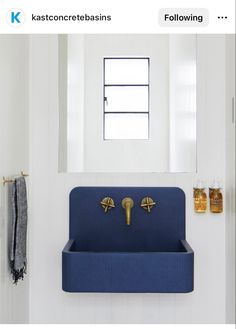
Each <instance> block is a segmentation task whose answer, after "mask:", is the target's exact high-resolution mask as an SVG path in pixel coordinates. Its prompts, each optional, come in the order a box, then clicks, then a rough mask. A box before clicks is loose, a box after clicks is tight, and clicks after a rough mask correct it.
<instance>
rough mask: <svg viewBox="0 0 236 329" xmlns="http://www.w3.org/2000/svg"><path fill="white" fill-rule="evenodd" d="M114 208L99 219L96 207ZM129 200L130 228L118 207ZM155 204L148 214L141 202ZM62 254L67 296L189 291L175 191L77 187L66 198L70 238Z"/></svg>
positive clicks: (181, 201)
mask: <svg viewBox="0 0 236 329" xmlns="http://www.w3.org/2000/svg"><path fill="white" fill-rule="evenodd" d="M106 196H110V197H112V198H113V199H114V201H115V208H114V209H111V210H110V211H109V212H107V213H106V214H105V212H104V209H103V208H102V207H101V205H100V201H101V200H102V199H103V198H104V197H106ZM126 196H129V197H131V198H132V199H133V200H134V207H133V208H132V215H131V225H130V226H127V225H126V221H125V212H124V209H123V208H122V206H121V201H122V199H123V198H124V197H126ZM145 196H150V197H152V198H153V199H154V201H155V202H156V206H154V207H153V209H152V210H151V212H150V213H148V212H146V211H145V210H144V209H142V208H141V207H140V203H141V200H142V198H144V197H145ZM69 238H70V239H69V241H68V242H67V244H66V246H65V247H64V249H63V252H62V288H63V290H64V291H68V292H159V293H186V292H191V291H192V290H193V265H194V253H193V250H192V249H191V247H190V246H189V244H188V243H187V241H186V240H185V195H184V192H183V191H182V190H181V189H179V188H175V187H168V188H167V187H152V188H150V187H148V188H146V187H140V188H139V187H77V188H75V189H73V190H72V191H71V193H70V236H69Z"/></svg>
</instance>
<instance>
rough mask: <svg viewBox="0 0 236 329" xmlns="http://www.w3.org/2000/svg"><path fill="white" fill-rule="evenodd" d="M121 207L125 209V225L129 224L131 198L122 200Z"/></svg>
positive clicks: (132, 203) (131, 206) (132, 204)
mask: <svg viewBox="0 0 236 329" xmlns="http://www.w3.org/2000/svg"><path fill="white" fill-rule="evenodd" d="M121 204H122V207H123V208H124V209H125V217H126V225H130V224H131V208H133V206H134V201H133V200H132V199H131V198H128V197H127V198H124V199H123V200H122V202H121Z"/></svg>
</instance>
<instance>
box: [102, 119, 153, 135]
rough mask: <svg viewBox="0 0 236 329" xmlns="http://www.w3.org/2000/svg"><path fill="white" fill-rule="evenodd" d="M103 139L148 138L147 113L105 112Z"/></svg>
mask: <svg viewBox="0 0 236 329" xmlns="http://www.w3.org/2000/svg"><path fill="white" fill-rule="evenodd" d="M104 137H105V139H148V114H141V113H140V114H116V113H111V114H110V113H109V114H108V113H106V114H105V136H104Z"/></svg>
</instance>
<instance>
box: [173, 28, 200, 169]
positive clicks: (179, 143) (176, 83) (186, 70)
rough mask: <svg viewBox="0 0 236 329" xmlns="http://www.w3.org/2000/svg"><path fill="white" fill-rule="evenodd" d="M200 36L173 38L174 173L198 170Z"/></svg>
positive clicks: (174, 36) (177, 36) (176, 36)
mask: <svg viewBox="0 0 236 329" xmlns="http://www.w3.org/2000/svg"><path fill="white" fill-rule="evenodd" d="M196 53H197V49H196V35H191V34H190V35H184V34H183V35H181V34H179V35H175V34H174V35H170V36H169V65H170V69H169V75H170V78H169V80H170V84H169V98H170V102H169V111H170V143H169V145H170V161H169V163H170V167H169V169H170V172H183V171H185V172H194V171H196V170H197V168H196V151H197V150H196V105H197V104H196V83H197V80H196V79H197V76H196V65H197V63H196V62H197V58H196Z"/></svg>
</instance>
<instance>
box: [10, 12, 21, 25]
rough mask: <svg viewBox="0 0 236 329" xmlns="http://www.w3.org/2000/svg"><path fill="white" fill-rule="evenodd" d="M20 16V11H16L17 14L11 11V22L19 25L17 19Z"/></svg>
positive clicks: (18, 19)
mask: <svg viewBox="0 0 236 329" xmlns="http://www.w3.org/2000/svg"><path fill="white" fill-rule="evenodd" d="M20 14H21V12H20V11H18V12H17V13H15V12H14V11H12V12H11V22H12V23H18V24H19V23H21V21H20V18H19V16H20Z"/></svg>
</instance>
